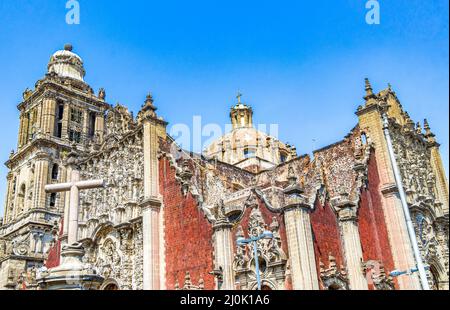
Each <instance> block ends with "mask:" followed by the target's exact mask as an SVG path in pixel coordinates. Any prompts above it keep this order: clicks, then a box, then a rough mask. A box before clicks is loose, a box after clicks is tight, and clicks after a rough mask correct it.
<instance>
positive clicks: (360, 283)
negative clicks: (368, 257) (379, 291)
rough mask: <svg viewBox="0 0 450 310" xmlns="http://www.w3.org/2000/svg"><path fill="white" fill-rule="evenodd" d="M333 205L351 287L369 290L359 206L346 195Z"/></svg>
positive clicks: (333, 201) (332, 202) (332, 203)
mask: <svg viewBox="0 0 450 310" xmlns="http://www.w3.org/2000/svg"><path fill="white" fill-rule="evenodd" d="M331 205H332V207H333V208H334V210H335V211H336V214H337V217H338V221H339V229H340V231H341V237H342V243H343V248H344V249H343V250H344V257H345V263H346V267H347V273H348V280H349V285H350V289H352V290H367V289H368V283H367V280H366V278H365V276H364V273H363V269H362V263H363V254H362V247H361V237H360V235H359V229H358V206H357V204H356V203H353V202H350V201H349V200H347V199H346V197H345V196H344V197H342V196H341V197H340V199H338V200H331Z"/></svg>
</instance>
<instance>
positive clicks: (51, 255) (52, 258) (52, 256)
mask: <svg viewBox="0 0 450 310" xmlns="http://www.w3.org/2000/svg"><path fill="white" fill-rule="evenodd" d="M63 228H64V220H61V228H60V231H59V237H61V236H62V234H63ZM60 258H61V241H60V240H59V238H57V241H56V242H55V244H54V245H53V246H52V247H51V248H50V250H49V251H48V256H47V259H46V260H45V262H44V265H45V267H47V268H54V267H57V266H59V264H60Z"/></svg>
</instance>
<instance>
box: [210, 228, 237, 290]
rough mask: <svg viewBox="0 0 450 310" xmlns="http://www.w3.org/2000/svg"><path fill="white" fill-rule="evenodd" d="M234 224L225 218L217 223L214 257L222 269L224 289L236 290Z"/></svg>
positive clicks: (214, 237)
mask: <svg viewBox="0 0 450 310" xmlns="http://www.w3.org/2000/svg"><path fill="white" fill-rule="evenodd" d="M232 227H233V225H232V224H231V223H230V222H228V221H226V220H224V221H219V222H217V223H215V225H214V227H213V230H214V236H213V240H214V251H215V253H214V259H215V266H216V268H217V269H220V270H221V271H222V281H223V282H222V285H221V287H220V289H222V290H234V289H235V287H234V284H235V277H234V271H233V240H232V233H231V229H232Z"/></svg>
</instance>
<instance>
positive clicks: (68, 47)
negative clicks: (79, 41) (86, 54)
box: [64, 43, 73, 52]
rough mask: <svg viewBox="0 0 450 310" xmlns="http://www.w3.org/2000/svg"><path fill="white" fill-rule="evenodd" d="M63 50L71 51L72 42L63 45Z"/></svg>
mask: <svg viewBox="0 0 450 310" xmlns="http://www.w3.org/2000/svg"><path fill="white" fill-rule="evenodd" d="M64 50H65V51H69V52H71V51H72V50H73V46H72V44H69V43H68V44H66V45H64Z"/></svg>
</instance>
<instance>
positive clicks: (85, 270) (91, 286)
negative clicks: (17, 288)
mask: <svg viewBox="0 0 450 310" xmlns="http://www.w3.org/2000/svg"><path fill="white" fill-rule="evenodd" d="M83 255H84V249H83V246H82V245H81V244H79V243H76V244H73V245H71V246H65V247H64V248H63V250H62V253H61V258H62V262H61V265H60V266H58V267H55V268H52V269H49V270H47V271H42V272H41V273H40V274H39V275H38V279H37V282H38V284H39V287H40V288H41V289H44V290H97V289H98V288H99V287H100V285H101V284H102V282H103V280H104V279H103V278H102V277H101V276H100V275H98V274H96V272H95V270H93V269H92V267H91V266H89V265H87V264H83V262H82V258H83Z"/></svg>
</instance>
